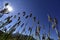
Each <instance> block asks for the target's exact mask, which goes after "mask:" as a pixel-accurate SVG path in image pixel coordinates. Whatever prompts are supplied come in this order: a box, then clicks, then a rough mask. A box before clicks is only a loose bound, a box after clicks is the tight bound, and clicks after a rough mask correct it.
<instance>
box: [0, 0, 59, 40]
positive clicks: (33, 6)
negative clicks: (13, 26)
mask: <svg viewBox="0 0 60 40" xmlns="http://www.w3.org/2000/svg"><path fill="white" fill-rule="evenodd" d="M5 2H9V3H10V4H11V6H12V7H13V11H12V12H11V15H12V14H13V15H15V14H16V13H18V12H20V13H22V12H23V11H26V14H27V15H28V14H30V12H31V11H32V14H33V16H36V17H37V20H38V19H39V20H40V25H41V26H42V25H43V24H44V25H45V30H46V33H47V32H48V17H47V14H50V15H51V17H52V18H54V17H56V18H57V20H58V28H60V27H59V26H60V18H59V17H60V0H0V8H2V7H3V5H1V4H4V3H5ZM6 16H7V15H6ZM8 16H9V15H8ZM3 18H4V17H3ZM13 20H14V19H13ZM21 20H23V21H24V22H26V21H25V19H24V17H23V18H21ZM28 20H29V19H28ZM15 22H16V20H15ZM13 23H14V22H13ZM31 23H32V22H30V24H31ZM30 24H28V25H27V26H30ZM34 26H35V25H34ZM19 29H21V28H18V29H17V30H19ZM34 29H35V27H34ZM59 30H60V29H59ZM59 30H58V31H59ZM27 33H28V32H27ZM42 33H43V32H42V29H41V35H42ZM51 38H54V39H55V40H57V35H56V32H55V31H54V30H53V29H52V27H51Z"/></svg>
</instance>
